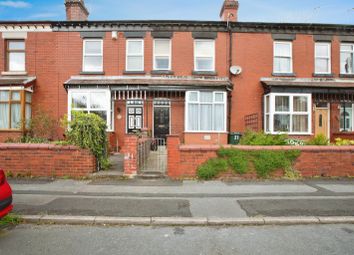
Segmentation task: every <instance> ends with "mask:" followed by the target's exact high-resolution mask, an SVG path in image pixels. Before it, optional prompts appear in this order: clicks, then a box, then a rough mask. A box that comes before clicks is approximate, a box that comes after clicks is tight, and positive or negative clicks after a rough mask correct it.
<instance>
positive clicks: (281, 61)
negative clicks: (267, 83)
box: [274, 57, 291, 73]
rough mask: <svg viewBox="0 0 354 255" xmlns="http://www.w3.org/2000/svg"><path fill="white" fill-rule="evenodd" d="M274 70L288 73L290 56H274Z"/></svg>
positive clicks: (289, 70)
mask: <svg viewBox="0 0 354 255" xmlns="http://www.w3.org/2000/svg"><path fill="white" fill-rule="evenodd" d="M274 72H276V73H277V72H278V73H290V72H291V58H277V57H276V58H274Z"/></svg>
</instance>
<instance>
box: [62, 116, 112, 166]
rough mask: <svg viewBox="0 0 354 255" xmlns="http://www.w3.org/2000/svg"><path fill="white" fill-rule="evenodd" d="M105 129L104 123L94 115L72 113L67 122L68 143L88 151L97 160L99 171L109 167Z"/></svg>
mask: <svg viewBox="0 0 354 255" xmlns="http://www.w3.org/2000/svg"><path fill="white" fill-rule="evenodd" d="M64 123H65V121H64ZM106 128H107V126H106V122H105V121H104V120H103V119H102V118H101V117H99V116H98V115H96V114H92V113H91V114H88V113H83V112H72V121H70V122H68V129H67V131H66V138H67V140H68V142H69V143H70V144H74V145H77V146H79V147H81V148H83V149H89V150H90V151H91V152H92V154H93V155H95V157H96V158H97V161H98V167H99V168H100V169H105V168H107V166H109V161H108V150H107V148H108V140H107V134H106Z"/></svg>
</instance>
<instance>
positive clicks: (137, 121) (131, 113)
mask: <svg viewBox="0 0 354 255" xmlns="http://www.w3.org/2000/svg"><path fill="white" fill-rule="evenodd" d="M127 111H128V117H127V119H128V127H127V131H128V133H129V134H131V133H134V132H136V131H140V130H141V128H142V125H143V107H142V106H128V109H127Z"/></svg>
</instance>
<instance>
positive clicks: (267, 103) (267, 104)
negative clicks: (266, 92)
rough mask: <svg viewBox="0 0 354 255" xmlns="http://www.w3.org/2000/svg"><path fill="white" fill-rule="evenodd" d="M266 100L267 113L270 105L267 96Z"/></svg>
mask: <svg viewBox="0 0 354 255" xmlns="http://www.w3.org/2000/svg"><path fill="white" fill-rule="evenodd" d="M265 100H266V104H265V112H266V113H269V106H270V102H269V96H266V97H265Z"/></svg>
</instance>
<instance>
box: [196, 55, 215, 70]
mask: <svg viewBox="0 0 354 255" xmlns="http://www.w3.org/2000/svg"><path fill="white" fill-rule="evenodd" d="M196 65H197V66H196V70H199V71H213V70H214V68H213V58H197V59H196Z"/></svg>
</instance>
